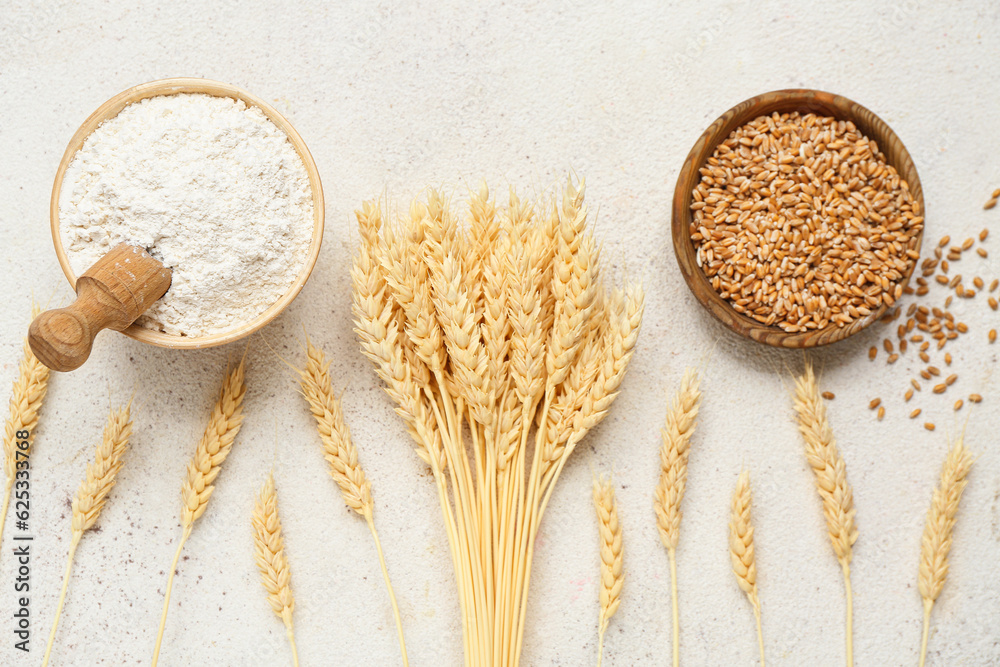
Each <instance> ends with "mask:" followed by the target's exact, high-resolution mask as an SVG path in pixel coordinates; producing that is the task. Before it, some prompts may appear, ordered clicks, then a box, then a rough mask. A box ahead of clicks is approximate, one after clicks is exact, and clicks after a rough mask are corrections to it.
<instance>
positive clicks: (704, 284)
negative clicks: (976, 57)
mask: <svg viewBox="0 0 1000 667" xmlns="http://www.w3.org/2000/svg"><path fill="white" fill-rule="evenodd" d="M791 111H799V112H802V113H809V112H812V113H816V114H820V115H824V116H832V117H834V118H837V119H839V120H850V121H853V122H854V124H855V125H856V126H857V127H858V129H859V130H860V131H861V132H862V133H863V134H864V135H865V136H866V137H868V138H869V139H874V140H875V141H876V142H877V143H878V146H879V149H881V151H882V152H883V153H884V154H885V156H886V161H887V162H888V164H890V165H892V166H893V167H895V168H896V170H897V171H898V172H899V175H900V177H901V178H902V179H903V180H905V181H906V183H907V185H908V186H909V188H910V192H911V193H912V194H913V198H914V200H915V201H916V203H917V204H918V206H919V210H920V215H926V211H925V208H924V194H923V190H922V188H921V186H920V177H919V176H918V175H917V168H916V166H915V165H914V164H913V159H912V158H911V157H910V154H909V153H908V152H907V150H906V147H905V146H904V145H903V142H902V141H900V139H899V137H898V136H896V133H895V132H893V131H892V129H891V128H890V127H889V126H888V125H886V123H885V122H884V121H883V120H882V119H881V118H879V117H878V116H876V115H875V114H874V113H872V112H871V111H869V110H868V109H866V108H865V107H863V106H861V105H860V104H858V103H856V102H853V101H851V100H849V99H847V98H846V97H842V96H840V95H834V94H832V93H826V92H822V91H819V90H806V89H801V90H799V89H796V90H778V91H773V92H770V93H764V94H763V95H757V96H756V97H751V98H750V99H748V100H746V101H744V102H741V103H740V104H737V105H736V106H735V107H733V108H732V109H730V110H729V111H727V112H726V113H724V114H722V115H721V116H720V117H719V118H718V119H717V120H716V121H715V122H714V123H712V124H711V125H709V126H708V129H707V130H705V132H704V133H703V134H702V135H701V136H700V137H698V141H696V142H695V144H694V147H693V148H692V149H691V152H690V153H688V156H687V159H686V160H685V161H684V165H683V166H682V167H681V171H680V174H679V175H678V177H677V185H676V187H675V189H674V201H673V218H672V229H671V233H672V236H673V243H674V255H675V256H676V258H677V264H678V265H679V266H680V269H681V274H682V275H683V276H684V280H685V281H686V282H687V284H688V287H689V288H690V289H691V291H692V292H693V293H694V296H695V298H696V299H698V302H699V303H701V305H703V306H704V307H705V308H706V309H708V311H709V312H710V313H712V315H714V316H715V317H716V319H718V320H719V321H720V322H722V323H723V324H725V325H726V326H727V327H729V328H730V329H731V330H733V331H735V332H736V333H738V334H739V335H741V336H744V337H746V338H751V339H753V340H755V341H757V342H760V343H764V344H765V345H771V346H774V347H787V348H806V347H815V346H817V345H827V344H829V343H834V342H836V341H839V340H843V339H845V338H847V337H848V336H851V335H853V334H855V333H857V332H859V331H861V330H862V329H864V328H865V327H867V326H868V325H870V324H871V323H873V322H875V321H876V320H878V318H879V317H881V316H882V315H883V314H885V311H886V310H887V307H886V306H885V304H883V305H882V306H881V307H880V308H879V309H878V310H876V311H874V312H872V313H871V314H870V315H868V316H867V317H864V318H860V319H857V320H855V321H854V322H852V323H850V324H849V325H847V326H838V325H837V324H831V325H830V326H828V327H826V328H824V329H818V330H816V331H806V332H798V333H786V332H784V331H782V330H781V329H780V328H778V327H775V326H766V325H764V324H761V323H760V322H758V321H756V320H754V319H752V318H750V317H747V316H746V315H742V314H740V313H738V312H736V311H735V310H734V309H733V308H732V306H731V305H730V303H729V302H728V301H726V300H725V299H723V298H722V297H721V296H720V295H719V293H718V292H716V291H715V289H713V288H712V285H711V283H710V282H709V280H708V278H707V277H706V276H705V273H704V271H702V269H701V267H699V266H698V263H697V259H696V256H695V247H694V242H692V241H691V235H690V231H689V230H690V225H691V219H692V213H691V193H692V191H693V190H694V188H695V186H697V184H698V181H699V179H700V175H699V174H698V169H700V168H701V166H702V165H704V164H705V162H706V161H707V160H708V158H709V157H711V155H712V153H713V152H714V151H715V147H716V146H718V145H719V143H721V142H722V141H724V140H725V139H726V137H728V136H729V134H730V133H731V132H732V131H733V130H735V129H736V128H738V127H740V126H741V125H744V124H745V123H748V122H749V121H751V120H753V119H754V118H757V117H758V116H764V115H768V114H771V113H774V112H778V113H785V112H791ZM922 241H923V230H921V232H920V236H919V237H918V239H917V250H918V251H919V249H920V244H921V242H922ZM915 267H916V262H913V263H912V264H911V265H910V267H909V271H908V272H907V273H906V275H905V276H903V279H902V284H903V286H904V287H905V286H906V284H907V283H908V282H909V279H910V275H911V274H912V272H913V269H914V268H915Z"/></svg>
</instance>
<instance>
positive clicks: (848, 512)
mask: <svg viewBox="0 0 1000 667" xmlns="http://www.w3.org/2000/svg"><path fill="white" fill-rule="evenodd" d="M795 411H796V413H797V415H798V426H799V432H800V433H801V434H802V437H803V439H804V440H805V445H806V460H807V461H808V462H809V466H810V467H811V468H812V469H813V473H814V474H815V476H816V490H817V491H818V492H819V496H820V498H821V500H822V501H823V515H824V516H825V518H826V528H827V533H828V535H829V537H830V543H831V544H832V545H833V551H834V554H836V556H837V561H838V562H839V563H840V566H841V569H842V570H843V572H844V586H845V592H846V596H847V632H846V634H847V637H846V643H847V647H846V648H847V664H848V666H849V667H850V666H851V665H853V664H854V640H853V636H852V634H853V627H852V626H853V618H854V616H853V608H852V602H853V601H852V593H851V556H852V554H853V550H852V547H853V545H854V542H855V541H856V540H857V539H858V530H857V527H856V526H855V524H854V511H855V510H854V495H853V493H852V491H851V485H850V484H848V482H847V466H846V464H845V463H844V459H843V457H841V455H840V452H839V451H837V444H836V442H835V441H834V438H833V430H832V429H831V428H830V424H829V422H828V421H827V418H826V407H825V406H824V405H823V399H822V398H821V397H820V395H819V388H818V386H817V382H816V375H815V374H814V373H813V368H812V364H811V363H809V362H806V368H805V373H803V375H801V376H800V377H798V378H796V380H795Z"/></svg>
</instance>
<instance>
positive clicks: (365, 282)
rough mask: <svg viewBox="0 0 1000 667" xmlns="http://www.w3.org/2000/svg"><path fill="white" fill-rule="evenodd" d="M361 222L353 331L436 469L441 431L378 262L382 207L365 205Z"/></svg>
mask: <svg viewBox="0 0 1000 667" xmlns="http://www.w3.org/2000/svg"><path fill="white" fill-rule="evenodd" d="M357 218H358V229H359V230H360V232H361V237H362V240H363V242H362V244H361V247H360V249H359V250H358V253H357V254H356V255H355V258H354V265H353V266H352V268H351V283H352V311H353V313H354V325H355V328H354V331H355V332H356V333H357V334H358V337H359V338H360V339H361V351H362V352H363V353H364V355H365V356H366V357H368V358H369V359H370V360H371V361H372V362H373V363H374V364H375V370H376V372H377V374H378V376H379V377H380V378H381V379H382V380H383V381H384V382H385V384H386V387H385V390H386V393H388V394H389V396H390V397H391V398H392V399H393V401H395V403H396V413H397V414H398V415H399V416H400V417H402V418H403V421H404V423H405V424H406V426H407V428H408V430H409V432H410V435H411V436H412V437H413V439H414V441H415V442H416V443H417V454H418V455H419V456H420V457H421V458H422V459H423V460H424V461H425V462H427V463H428V464H431V465H432V467H433V465H434V464H435V463H436V464H437V465H438V466H443V464H444V460H443V458H442V452H441V447H440V438H439V435H438V433H437V428H436V426H435V425H434V422H433V418H432V417H431V415H430V414H429V412H428V409H427V406H426V404H425V402H424V398H423V396H422V394H421V390H420V388H419V387H418V385H417V384H416V382H414V380H413V372H412V370H411V369H410V367H409V364H408V363H407V361H406V359H405V357H404V355H403V352H402V349H401V347H400V345H399V344H398V342H399V337H400V331H399V327H398V323H397V321H396V320H395V318H394V316H393V304H392V302H391V299H390V298H389V295H388V294H387V293H386V281H385V277H384V275H383V270H382V268H381V267H380V265H379V263H378V260H377V257H376V254H377V252H376V250H375V249H376V247H377V244H378V231H379V229H381V227H382V214H381V212H380V211H379V209H378V207H377V206H375V205H374V204H371V203H369V202H366V203H365V204H364V205H363V206H362V210H361V211H358V213H357Z"/></svg>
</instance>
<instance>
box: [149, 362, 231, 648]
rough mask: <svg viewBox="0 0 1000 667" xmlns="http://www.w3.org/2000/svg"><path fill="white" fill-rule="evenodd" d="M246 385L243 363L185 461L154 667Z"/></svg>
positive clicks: (221, 394) (228, 379) (226, 387)
mask: <svg viewBox="0 0 1000 667" xmlns="http://www.w3.org/2000/svg"><path fill="white" fill-rule="evenodd" d="M244 394H246V385H245V384H244V383H243V361H242V360H241V361H240V363H239V366H237V367H236V368H235V369H234V370H233V371H232V372H230V373H229V375H228V376H227V377H226V380H225V382H224V383H223V385H222V390H221V392H220V393H219V400H218V401H217V402H216V404H215V408H214V409H213V410H212V416H211V418H210V419H209V421H208V426H206V427H205V433H204V435H202V436H201V440H200V441H199V442H198V448H197V450H195V454H194V458H192V459H191V461H190V462H188V465H187V477H186V478H185V479H184V485H183V487H181V500H182V501H183V503H184V505H183V507H182V508H181V526H182V527H183V528H184V531H183V533H181V541H180V543H179V544H178V545H177V552H176V553H175V554H174V560H173V563H171V565H170V573H169V574H168V575H167V592H166V595H165V596H164V599H163V613H162V614H161V615H160V628H159V630H158V632H157V633H156V648H155V649H154V650H153V667H156V663H157V661H158V660H159V659H160V644H161V643H162V642H163V628H164V626H165V625H166V623H167V610H169V609H170V591H171V589H172V588H173V584H174V573H175V572H176V571H177V562H178V560H180V557H181V550H182V549H183V548H184V543H185V542H187V539H188V537H190V536H191V529H192V528H193V527H194V522H195V521H197V520H198V518H199V517H200V516H201V515H202V514H204V513H205V508H206V507H208V500H209V498H211V496H212V490H213V489H214V488H215V487H213V486H212V483H213V482H214V481H215V478H216V477H218V476H219V471H220V470H221V469H222V467H221V466H222V462H223V461H225V460H226V457H227V456H229V450H231V449H232V447H233V441H234V440H236V434H237V433H239V431H240V425H241V424H242V423H243V396H244Z"/></svg>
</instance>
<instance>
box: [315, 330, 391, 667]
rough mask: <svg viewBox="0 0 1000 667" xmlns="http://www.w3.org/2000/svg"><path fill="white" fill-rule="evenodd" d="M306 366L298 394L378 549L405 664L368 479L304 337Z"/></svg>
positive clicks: (324, 369)
mask: <svg viewBox="0 0 1000 667" xmlns="http://www.w3.org/2000/svg"><path fill="white" fill-rule="evenodd" d="M306 356H307V361H306V367H305V368H304V369H302V370H300V371H299V386H300V388H301V389H302V395H303V396H304V397H305V399H306V402H307V403H308V404H309V410H310V412H311V413H312V415H313V417H314V418H315V420H316V427H317V430H318V431H319V436H320V441H321V442H322V444H323V453H324V458H325V459H326V461H327V463H329V465H330V476H331V477H333V479H334V481H335V482H336V483H337V486H338V487H339V488H340V493H341V496H343V498H344V502H345V503H346V504H347V506H348V507H350V508H351V509H352V510H354V512H356V513H357V514H358V515H360V516H362V517H364V519H365V521H366V522H367V524H368V528H369V529H370V530H371V533H372V538H373V539H374V540H375V546H376V549H377V551H378V557H379V562H380V563H381V566H382V575H383V577H384V579H385V585H386V588H387V589H388V591H389V600H390V602H391V603H392V610H393V615H394V617H395V620H396V631H397V634H398V637H399V643H400V648H401V650H402V652H403V664H404V665H407V664H409V661H408V658H407V655H406V643H405V641H404V639H403V625H402V621H401V619H400V615H399V606H398V604H397V602H396V594H395V593H394V592H393V589H392V583H391V582H390V581H389V571H388V568H387V567H386V563H385V556H384V555H383V553H382V544H381V541H380V540H379V537H378V531H376V530H375V522H374V512H375V503H374V500H373V499H372V493H371V482H369V481H368V478H367V476H366V475H365V472H364V470H362V469H361V465H360V464H359V463H358V450H357V448H356V447H355V446H354V443H353V442H351V433H350V431H349V430H348V428H347V424H346V423H345V422H344V411H343V409H342V408H341V405H340V400H339V399H338V398H337V397H336V396H335V395H334V393H333V387H332V384H331V381H330V364H329V362H327V361H326V357H325V355H324V354H323V351H322V350H320V349H319V348H317V347H316V346H314V345H313V344H312V342H311V341H309V340H308V339H307V340H306Z"/></svg>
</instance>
